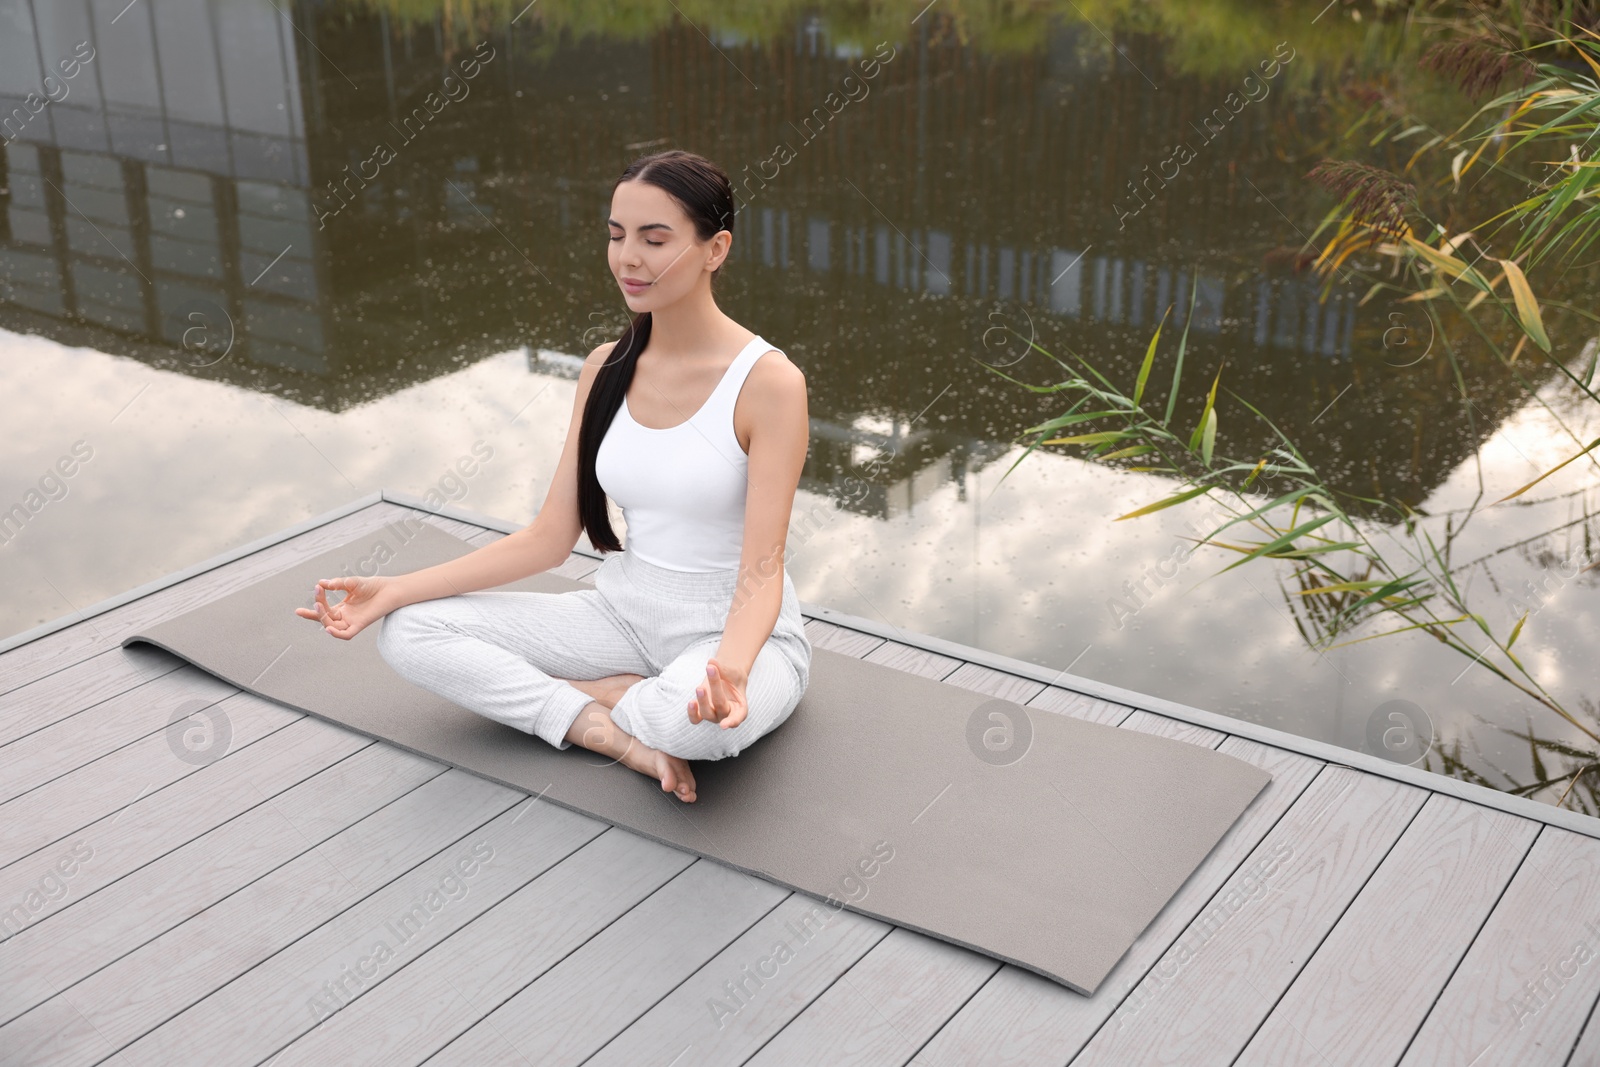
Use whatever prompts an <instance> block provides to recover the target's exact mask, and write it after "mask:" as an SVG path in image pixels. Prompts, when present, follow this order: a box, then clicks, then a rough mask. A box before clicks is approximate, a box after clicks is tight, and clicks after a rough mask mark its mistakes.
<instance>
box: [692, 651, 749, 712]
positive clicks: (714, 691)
mask: <svg viewBox="0 0 1600 1067" xmlns="http://www.w3.org/2000/svg"><path fill="white" fill-rule="evenodd" d="M748 681H749V679H748V678H746V677H745V674H744V672H743V671H739V670H737V669H730V668H727V667H724V666H722V665H721V664H720V663H718V662H717V659H716V657H715V656H713V657H712V658H711V660H710V661H709V662H707V663H706V680H705V684H704V685H701V686H698V687H697V688H696V689H695V698H694V699H693V700H691V701H689V721H690V722H717V723H721V724H722V728H723V729H724V730H727V729H730V728H732V727H734V726H738V725H739V724H740V723H741V722H744V717H745V715H746V714H748V713H749V710H750V707H749V705H748V704H746V703H745V699H744V689H745V684H746V683H747V682H748Z"/></svg>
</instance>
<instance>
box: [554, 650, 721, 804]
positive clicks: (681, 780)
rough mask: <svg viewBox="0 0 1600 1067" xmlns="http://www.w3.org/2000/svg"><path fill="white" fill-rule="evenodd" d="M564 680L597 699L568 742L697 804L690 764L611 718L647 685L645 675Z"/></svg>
mask: <svg viewBox="0 0 1600 1067" xmlns="http://www.w3.org/2000/svg"><path fill="white" fill-rule="evenodd" d="M564 680H565V681H566V682H567V684H568V685H571V686H573V687H574V688H576V689H579V690H581V691H582V692H584V693H587V694H589V695H590V696H592V697H594V700H593V701H592V702H591V703H590V704H589V705H588V706H587V707H585V708H584V709H583V710H582V711H580V712H579V713H578V717H577V718H576V719H574V720H573V721H572V727H571V728H570V729H569V730H568V731H567V740H568V741H571V742H572V743H573V744H575V745H582V746H583V747H584V748H587V749H588V750H589V751H591V752H598V753H600V754H601V755H603V756H610V757H611V758H612V759H613V760H615V761H616V762H618V763H621V764H622V765H623V766H624V767H628V768H630V769H632V770H635V771H638V772H639V773H641V774H644V775H647V776H649V777H651V778H655V779H657V780H658V781H660V783H661V788H662V790H664V791H667V792H671V793H673V794H675V795H676V796H677V797H678V799H679V800H682V801H684V802H685V803H689V804H692V803H694V800H695V787H694V772H693V771H691V770H690V769H689V762H688V761H687V760H684V759H680V758H679V757H677V756H674V755H671V754H669V753H666V752H662V751H661V750H660V749H655V748H651V747H650V746H649V745H647V744H645V743H644V742H643V741H640V740H639V739H638V738H637V737H634V736H632V735H631V734H629V733H628V732H627V731H626V730H624V729H623V728H622V727H620V726H618V725H617V724H616V723H615V722H613V721H612V719H611V716H610V714H608V713H609V712H610V710H611V709H612V708H614V707H616V705H617V700H618V699H619V698H620V697H621V696H622V694H623V693H625V692H627V690H628V688H629V687H630V686H632V685H633V684H634V683H635V682H642V681H644V676H643V675H638V674H613V675H610V676H609V677H606V678H596V679H594V680H593V681H584V680H582V679H572V678H568V679H564ZM686 717H687V716H686Z"/></svg>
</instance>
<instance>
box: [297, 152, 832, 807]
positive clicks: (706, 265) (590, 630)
mask: <svg viewBox="0 0 1600 1067" xmlns="http://www.w3.org/2000/svg"><path fill="white" fill-rule="evenodd" d="M733 220H734V202H733V190H732V187H731V186H730V184H729V182H728V177H727V175H726V174H725V173H724V172H723V171H722V170H721V169H720V168H719V167H718V166H717V165H716V164H714V163H712V162H710V161H709V160H707V159H704V158H702V157H700V156H697V155H694V154H693V153H689V152H683V151H668V152H659V153H656V154H654V155H649V156H645V157H643V158H641V159H638V160H635V161H634V163H633V164H632V165H631V166H629V167H628V168H627V169H626V170H625V171H623V173H622V176H621V177H620V178H618V179H617V182H616V184H615V185H614V186H613V188H612V193H611V217H610V219H609V220H608V221H609V228H610V239H611V245H610V256H609V258H610V264H611V273H612V274H613V275H614V276H615V277H616V279H617V285H618V287H619V288H620V289H621V290H622V295H623V299H624V300H625V301H626V302H627V305H628V307H629V309H630V310H631V311H632V312H634V313H635V317H634V319H633V322H632V324H631V325H630V326H629V327H628V328H627V329H626V330H624V331H623V333H622V336H621V337H620V338H618V339H617V340H616V341H614V342H610V343H607V344H603V345H601V346H600V347H598V348H596V349H595V350H594V351H593V352H591V353H590V354H589V356H588V358H587V359H586V360H585V362H584V366H583V369H582V372H581V374H580V375H579V378H578V388H577V396H576V398H575V399H574V402H573V416H574V417H573V420H572V423H571V426H572V427H574V428H576V431H577V432H573V430H572V429H569V430H568V434H567V440H566V444H565V446H564V447H563V449H562V452H561V458H560V460H559V462H558V465H557V468H556V474H555V477H554V479H553V480H552V482H551V484H550V491H549V493H548V494H547V495H546V496H545V502H544V506H543V507H542V508H541V509H540V511H539V513H538V515H537V517H535V519H534V521H533V522H532V523H531V524H530V525H528V526H526V527H524V528H523V529H521V530H518V531H516V532H515V533H513V534H511V535H509V536H507V537H504V538H502V539H500V540H498V541H496V542H494V543H493V544H489V545H485V546H483V547H482V548H479V549H477V550H476V551H473V552H469V553H468V554H466V555H464V556H461V557H459V558H457V559H453V560H450V561H449V562H447V563H441V564H439V565H438V566H434V567H428V568H425V569H423V570H418V571H413V572H411V573H410V574H402V575H398V576H395V577H381V576H380V577H375V578H366V577H350V578H324V579H321V580H319V581H318V582H317V585H316V595H315V607H314V608H311V609H308V608H297V609H296V612H297V614H299V615H301V616H303V617H304V618H307V619H314V620H316V621H318V622H320V623H321V624H322V626H323V628H324V630H325V631H326V632H327V633H329V634H331V635H332V636H334V637H337V638H341V639H343V640H349V639H350V638H352V637H354V636H355V635H356V634H357V633H359V632H360V631H361V630H362V629H363V628H364V627H366V626H368V625H370V624H371V623H373V622H374V621H376V620H378V619H382V620H383V624H382V628H381V629H380V631H379V635H378V648H379V651H380V652H381V654H382V655H383V657H384V659H385V660H387V661H388V662H389V664H390V665H391V666H392V667H394V669H395V670H396V671H397V672H398V673H400V674H401V675H402V676H403V677H405V678H407V679H408V680H410V681H411V682H413V683H415V684H417V685H419V686H422V687H423V688H425V689H429V690H431V691H433V692H435V693H438V694H440V695H441V696H444V697H445V698H447V699H449V700H450V701H452V702H454V703H456V704H459V705H461V706H462V707H465V708H469V709H471V710H472V711H475V712H477V713H478V714H480V715H484V716H487V717H489V718H492V719H495V720H497V721H499V722H503V723H506V724H508V725H511V726H515V727H516V728H518V729H520V730H524V731H526V732H528V733H532V734H535V735H537V736H539V737H541V738H543V739H544V740H546V741H548V742H550V743H551V744H553V745H555V746H556V747H557V748H563V749H564V748H568V747H569V746H571V745H573V744H577V745H582V746H583V747H584V748H588V749H592V750H593V751H595V752H599V753H602V754H603V755H607V756H610V757H611V758H612V759H613V760H614V761H620V762H622V763H623V764H625V765H626V766H628V767H631V768H633V769H634V770H637V771H640V772H642V773H644V774H647V775H650V776H651V777H653V778H657V779H659V780H660V782H661V788H662V789H663V790H665V791H667V792H671V793H673V794H674V795H675V796H677V797H678V799H679V800H682V801H684V802H691V803H692V802H693V801H694V799H695V784H694V775H693V773H692V772H691V771H690V770H689V764H688V762H687V761H688V760H691V759H721V758H723V757H726V756H733V755H737V754H738V753H739V752H740V751H741V750H742V749H744V748H746V747H748V746H749V745H750V744H751V743H752V742H754V741H755V740H756V739H757V738H759V737H761V736H762V735H763V734H766V733H767V732H768V731H770V730H772V729H774V728H775V727H776V726H778V725H779V724H780V723H782V722H783V721H784V720H785V719H786V718H788V716H789V713H790V712H791V711H793V710H794V707H795V705H796V704H797V703H799V700H800V697H801V694H802V693H803V692H804V691H805V688H806V685H807V683H808V681H809V679H810V669H811V644H810V642H809V641H808V640H807V639H806V635H805V629H804V626H803V620H802V618H801V616H800V604H799V598H798V597H797V595H796V594H795V591H794V584H793V583H792V582H791V581H790V579H789V576H788V574H787V573H786V572H785V570H784V567H783V554H784V543H785V540H786V537H787V533H788V524H789V513H790V508H791V507H792V506H793V503H794V495H795V489H796V487H797V485H798V484H799V481H800V471H801V468H802V467H803V466H804V463H805V457H806V449H807V447H808V442H809V436H810V435H809V421H810V417H809V412H808V408H807V403H806V380H805V376H804V375H803V374H802V373H801V372H800V370H799V368H797V367H795V366H794V365H793V364H792V363H790V362H789V361H788V359H787V358H785V356H784V354H783V353H782V352H780V351H778V350H777V349H774V348H772V347H771V346H770V345H768V344H767V343H766V341H765V340H763V339H762V338H761V337H760V336H758V335H756V334H753V333H752V332H751V331H749V330H747V329H745V328H744V327H743V326H740V325H739V324H738V323H737V322H734V321H733V320H732V319H731V318H729V317H728V316H727V315H725V314H723V312H722V311H721V310H720V309H719V308H718V307H717V304H716V301H715V300H714V299H713V297H712V282H713V280H714V279H715V278H716V275H717V272H718V271H719V270H720V269H721V266H722V263H723V261H724V260H725V259H726V258H727V256H728V251H729V248H730V247H731V245H732V244H733ZM608 496H609V497H610V498H611V499H612V500H615V501H616V502H617V503H618V504H619V505H620V506H621V508H622V512H623V518H624V520H625V521H626V523H627V527H628V546H627V550H626V551H624V550H623V549H622V545H621V544H620V542H619V541H618V540H617V536H616V534H615V532H614V531H613V530H612V528H611V522H610V519H609V517H608V513H607V497H608ZM580 532H583V533H587V534H588V536H589V540H590V542H591V543H592V544H593V545H594V546H595V547H596V548H598V549H599V550H600V551H601V552H602V553H605V554H607V558H606V559H605V561H604V562H603V563H602V564H601V566H600V569H599V570H598V571H597V572H596V573H595V578H594V583H595V587H594V588H593V589H582V590H575V591H573V592H569V593H527V592H513V591H509V590H501V591H488V592H485V591H482V590H488V589H490V587H492V586H498V585H504V584H506V583H508V582H513V581H516V580H518V579H521V578H524V577H527V576H529V575H533V574H538V573H540V572H541V571H545V570H548V569H550V568H551V567H554V566H556V565H558V564H560V563H562V562H563V561H564V560H566V558H567V556H568V555H569V553H570V552H571V551H572V548H573V546H574V545H576V544H577V541H578V536H579V533H580ZM330 589H333V590H343V591H344V592H345V594H346V596H345V597H344V599H342V600H340V601H338V602H336V603H332V604H330V603H329V602H328V599H327V592H328V590H330Z"/></svg>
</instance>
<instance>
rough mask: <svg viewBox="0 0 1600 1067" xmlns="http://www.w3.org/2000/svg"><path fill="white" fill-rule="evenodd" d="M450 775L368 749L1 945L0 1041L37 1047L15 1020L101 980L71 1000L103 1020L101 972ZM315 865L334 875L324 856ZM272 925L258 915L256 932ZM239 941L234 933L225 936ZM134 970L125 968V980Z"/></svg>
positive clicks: (408, 757) (157, 977) (390, 750)
mask: <svg viewBox="0 0 1600 1067" xmlns="http://www.w3.org/2000/svg"><path fill="white" fill-rule="evenodd" d="M444 770H445V768H444V766H443V765H442V764H438V763H434V762H432V761H431V760H425V759H422V758H420V757H418V756H414V755H412V754H411V753H409V752H404V751H402V750H400V749H397V748H394V747H393V746H390V745H370V746H368V747H367V748H365V749H363V750H362V751H360V752H357V753H356V754H355V755H353V756H351V757H350V758H349V759H346V760H342V761H340V762H339V763H336V764H334V765H333V766H332V767H329V768H328V769H326V770H324V771H322V772H320V773H318V774H315V775H312V776H311V777H310V778H307V779H306V780H305V781H303V782H301V783H300V784H299V785H296V786H294V787H292V788H290V789H287V790H285V791H284V792H283V793H280V794H279V795H278V796H277V797H275V798H274V799H273V801H272V802H271V803H270V804H260V805H257V806H256V807H254V808H251V809H250V810H249V811H247V812H245V813H244V814H243V815H240V816H239V817H238V818H236V819H231V820H229V821H228V822H226V823H224V824H222V825H221V826H219V827H217V828H216V829H214V830H211V831H209V832H208V833H205V834H202V835H201V836H199V837H197V838H195V839H194V840H193V841H190V842H189V843H188V844H186V845H183V846H182V847H180V848H176V849H174V850H173V851H171V852H169V853H167V854H166V855H165V856H163V857H161V858H160V859H159V860H156V861H155V862H153V863H149V864H146V865H145V866H143V867H141V868H139V869H138V870H136V871H134V872H133V873H131V874H129V875H128V876H127V877H125V878H121V879H118V880H117V881H116V882H113V883H112V884H111V885H109V886H107V887H106V888H105V889H102V890H101V891H100V892H98V893H95V894H94V895H92V896H90V897H88V898H87V899H85V900H83V901H80V902H79V903H78V904H77V905H76V906H74V907H71V908H68V909H67V910H65V911H63V912H60V913H58V914H56V915H52V916H51V917H50V918H48V919H46V920H44V921H43V922H40V923H37V924H35V925H33V926H30V927H29V928H28V929H26V930H24V931H23V932H22V933H20V934H18V935H17V936H16V937H13V938H11V939H10V940H8V941H6V942H4V943H0V970H4V971H5V973H6V975H7V981H6V982H5V983H4V986H3V988H0V1021H5V1022H7V1023H8V1025H6V1026H4V1027H0V1042H4V1043H5V1044H7V1045H10V1046H12V1047H15V1048H24V1047H30V1043H31V1041H32V1040H33V1039H32V1037H30V1036H27V1035H28V1033H29V1031H30V1028H31V1024H30V1023H29V1022H28V1021H27V1017H26V1016H24V1017H23V1018H22V1019H17V1020H15V1021H12V1020H13V1019H14V1018H15V1016H17V1015H19V1014H21V1013H22V1012H23V1011H25V1010H27V1009H30V1008H33V1007H34V1006H35V1005H38V1004H40V1003H42V1002H43V1001H45V1000H47V999H49V998H50V996H51V995H53V994H54V993H55V991H57V990H67V989H69V988H70V987H71V986H73V985H74V984H75V983H77V982H79V981H81V980H83V979H84V978H87V977H88V976H90V975H92V974H95V972H97V971H98V972H100V974H101V976H102V977H101V980H100V982H99V983H98V985H99V986H100V987H101V990H95V991H92V992H90V993H87V994H86V993H85V992H83V991H79V992H76V993H73V999H75V1000H76V999H79V998H81V997H83V996H86V995H87V996H88V997H89V999H90V1002H91V1003H92V1004H93V1005H94V1006H95V1009H94V1010H95V1013H97V1014H100V1013H103V1011H104V1007H105V1004H106V1003H108V1002H109V1001H112V1000H115V999H116V998H115V996H111V997H104V996H99V995H94V994H95V993H98V992H100V991H103V990H104V986H105V979H104V977H103V976H104V975H105V971H104V970H103V968H105V967H107V966H108V965H109V964H112V963H113V962H115V961H117V960H118V959H119V958H121V957H125V955H126V954H127V953H129V952H132V951H134V950H136V949H138V948H139V947H140V946H142V945H145V944H147V943H148V942H150V941H152V940H154V939H156V938H158V937H160V936H161V935H162V934H164V933H166V932H167V931H168V930H171V929H172V928H173V927H176V926H178V925H179V924H181V923H183V922H184V921H185V920H187V919H189V918H190V917H191V916H193V915H196V914H198V913H200V912H202V911H204V910H206V909H207V908H210V907H212V906H213V905H215V904H217V902H218V901H221V900H224V899H226V898H227V897H229V896H230V895H231V894H233V893H235V892H237V891H238V890H239V889H240V888H242V887H244V886H247V885H249V884H250V883H252V882H254V881H255V880H256V879H258V878H260V877H262V876H263V875H266V874H267V873H269V872H271V871H272V870H273V869H274V868H277V867H279V866H281V865H282V864H284V863H287V862H288V861H290V860H292V859H294V858H295V857H296V856H298V855H302V854H305V853H306V852H307V851H308V850H315V849H316V848H317V846H318V845H319V844H320V843H321V842H323V841H326V840H327V839H328V838H329V837H331V836H333V835H334V834H336V833H338V832H339V831H341V830H343V829H345V828H346V827H348V826H350V825H351V824H352V823H355V822H356V821H358V820H360V819H362V818H365V817H366V816H367V815H370V814H371V813H372V812H373V811H374V810H376V809H378V808H380V807H382V806H383V805H385V804H387V803H389V802H390V801H391V800H393V799H395V798H396V797H399V796H403V795H404V794H406V793H408V792H410V791H411V790H413V789H415V788H416V787H417V786H419V785H421V784H422V783H423V782H425V781H427V780H428V779H429V778H433V777H436V776H437V775H439V774H441V773H443V772H444ZM313 858H314V859H315V861H316V862H317V863H318V864H319V865H321V866H322V867H325V868H327V869H328V870H329V871H330V872H333V870H334V869H333V867H332V866H331V865H330V864H329V860H328V857H327V856H326V855H325V854H321V853H316V854H315V855H314V856H313ZM266 918H268V916H267V915H263V914H260V913H256V914H253V915H251V916H250V919H251V923H250V924H249V925H258V924H260V923H262V922H264V920H265V919H266ZM238 933H239V931H238V930H232V931H227V932H226V934H225V936H229V937H236V936H237V935H238ZM127 970H128V968H126V967H124V968H122V969H121V972H120V973H126V972H127ZM169 978H170V972H168V973H160V974H151V975H146V979H147V981H148V983H149V984H154V985H160V984H161V983H162V982H163V981H165V980H167V979H169ZM148 987H149V985H148V984H147V985H144V986H142V988H148ZM86 1014H87V1013H86ZM53 1032H54V1030H53V1028H51V1033H52V1034H53ZM56 1058H57V1059H58V1060H59V1058H60V1054H59V1050H58V1052H57V1056H56Z"/></svg>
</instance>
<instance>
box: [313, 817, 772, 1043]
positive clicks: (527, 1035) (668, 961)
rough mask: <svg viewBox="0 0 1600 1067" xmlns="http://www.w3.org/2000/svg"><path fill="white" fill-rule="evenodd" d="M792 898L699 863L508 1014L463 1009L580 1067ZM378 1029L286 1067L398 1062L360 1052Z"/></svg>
mask: <svg viewBox="0 0 1600 1067" xmlns="http://www.w3.org/2000/svg"><path fill="white" fill-rule="evenodd" d="M611 833H616V830H611ZM786 894H787V889H782V888H779V886H774V885H771V883H765V881H758V880H755V878H747V877H744V875H742V873H741V872H736V870H730V869H728V867H723V865H720V864H715V862H710V861H704V859H696V862H693V864H690V865H686V867H685V869H683V870H682V873H677V875H674V877H672V878H670V880H667V881H666V883H664V885H661V886H659V888H656V889H654V891H653V893H650V894H648V896H645V897H643V899H642V901H638V904H637V905H635V907H632V909H629V910H627V912H624V913H622V915H619V917H618V918H616V920H614V921H611V923H610V925H608V926H605V928H603V929H600V931H598V933H595V934H594V936H592V937H590V939H589V941H586V942H584V944H582V945H579V947H576V949H574V950H573V952H571V953H570V955H566V957H565V958H562V960H560V961H557V963H555V965H554V966H549V969H546V971H544V973H542V974H539V976H538V977H534V979H533V981H531V982H528V984H526V985H525V987H523V989H522V990H518V992H515V993H514V995H512V997H510V998H509V1000H506V1001H504V1003H501V1005H499V1006H498V1008H496V1006H494V1003H493V1001H491V1000H488V998H485V997H480V995H474V993H469V992H467V990H464V989H462V990H459V993H461V995H459V1003H461V1005H462V1006H472V1008H475V1009H477V1011H486V1013H488V1014H486V1016H485V1017H483V1021H482V1022H480V1024H478V1025H485V1027H488V1029H491V1030H493V1032H494V1033H496V1035H499V1037H501V1038H504V1040H507V1041H509V1043H510V1045H512V1046H515V1048H517V1051H518V1053H520V1054H522V1056H523V1057H525V1059H526V1061H528V1062H534V1064H544V1065H547V1067H555V1065H558V1064H579V1062H582V1061H584V1059H587V1057H589V1056H590V1054H592V1053H594V1051H595V1049H597V1048H600V1046H602V1045H605V1041H606V1040H610V1038H611V1037H613V1035H614V1033H616V1032H619V1030H621V1029H622V1027H626V1025H627V1024H629V1022H632V1021H634V1019H635V1017H638V1016H640V1014H643V1013H645V1011H646V1009H648V1008H650V1006H651V1005H653V1003H656V1001H658V1000H661V997H664V995H666V993H669V992H670V990H672V989H675V987H677V985H678V984H680V982H682V981H683V979H685V977H686V976H688V974H690V973H693V971H694V969H696V968H699V966H701V963H704V961H706V960H707V958H709V957H710V955H714V953H715V952H717V950H720V949H723V947H725V945H726V944H728V942H730V941H733V939H734V937H738V936H739V934H741V933H744V931H746V929H749V926H750V925H752V923H754V921H757V920H758V918H760V917H762V915H763V913H766V912H770V910H771V909H773V905H774V904H776V902H778V901H781V899H784V896H786ZM445 976H448V971H446V973H443V974H442V976H435V974H434V973H432V971H430V973H429V974H426V976H422V977H426V979H430V981H429V982H427V985H426V989H430V995H432V997H434V998H437V1000H456V998H451V997H450V993H451V992H456V990H451V989H450V985H451V984H453V979H451V981H442V977H445ZM390 1008H392V1009H390V1011H389V1013H387V1025H389V1027H394V1025H402V1022H403V1021H405V1019H408V1017H410V1016H411V1013H410V1011H408V1009H406V1008H405V1005H390ZM491 1009H493V1011H491ZM330 1029H331V1027H323V1030H330ZM371 1030H373V1027H366V1029H365V1030H363V1032H362V1033H354V1035H334V1040H330V1041H304V1045H306V1048H304V1049H301V1048H291V1049H290V1054H288V1056H285V1057H283V1061H282V1067H293V1065H294V1064H312V1065H320V1064H328V1062H339V1064H354V1062H365V1064H389V1062H394V1059H389V1057H382V1056H371V1054H363V1053H362V1051H360V1049H362V1045H363V1043H362V1040H360V1038H362V1037H368V1035H370V1033H371ZM352 1056H354V1057H355V1059H352Z"/></svg>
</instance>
